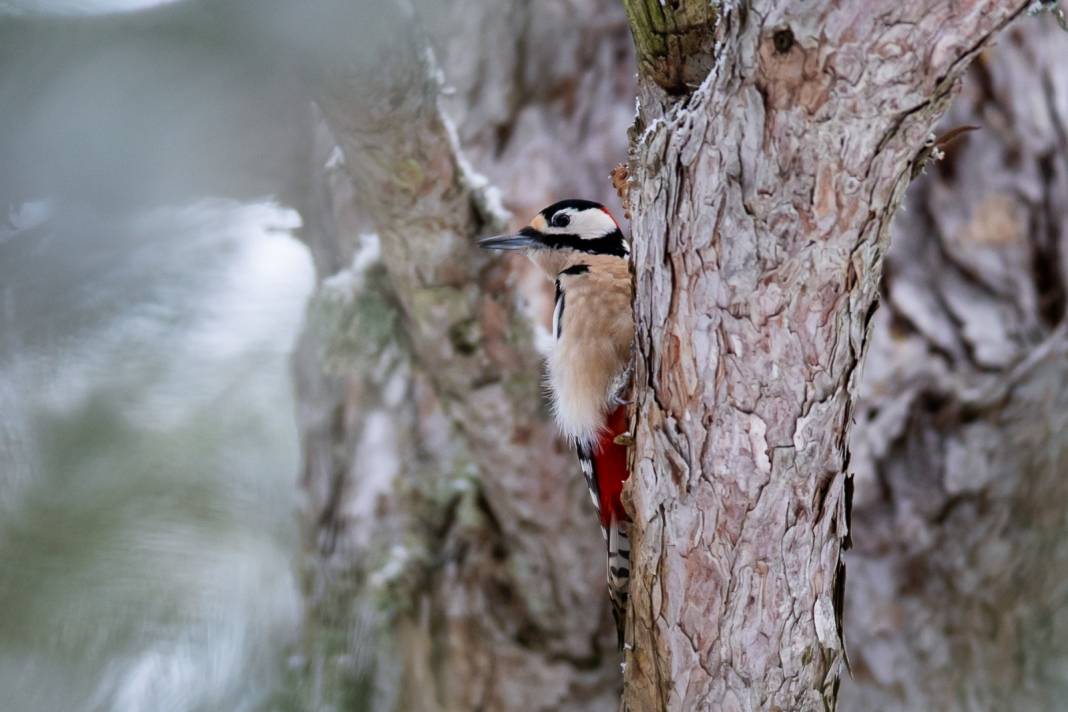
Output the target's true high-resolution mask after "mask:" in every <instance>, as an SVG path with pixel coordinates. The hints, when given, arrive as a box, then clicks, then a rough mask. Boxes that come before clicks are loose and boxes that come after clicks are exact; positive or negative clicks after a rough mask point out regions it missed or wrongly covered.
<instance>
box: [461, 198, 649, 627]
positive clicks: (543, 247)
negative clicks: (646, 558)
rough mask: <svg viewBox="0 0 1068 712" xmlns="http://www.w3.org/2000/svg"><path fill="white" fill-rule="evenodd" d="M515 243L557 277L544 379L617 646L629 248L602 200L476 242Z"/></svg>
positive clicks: (624, 565)
mask: <svg viewBox="0 0 1068 712" xmlns="http://www.w3.org/2000/svg"><path fill="white" fill-rule="evenodd" d="M479 244H480V246H481V247H483V248H485V249H488V250H521V251H523V252H525V253H526V255H527V257H529V258H530V260H531V261H532V262H533V263H534V264H535V265H537V266H538V267H539V268H541V270H542V271H543V272H544V273H545V275H546V276H547V277H548V278H549V279H551V280H553V281H554V282H555V283H556V305H555V308H554V310H553V325H552V330H553V332H552V333H553V347H552V350H551V352H550V354H549V358H548V384H549V391H550V394H551V398H552V410H553V415H554V418H555V420H556V425H557V427H558V428H559V430H560V432H561V433H562V434H563V435H564V437H565V438H567V440H568V441H569V442H570V443H571V444H573V445H574V446H575V448H576V451H577V453H578V459H579V466H580V468H581V469H582V474H583V476H584V477H585V479H586V486H587V487H588V488H589V490H590V498H591V499H592V500H593V506H594V507H595V508H596V509H597V513H598V515H599V517H600V520H601V531H602V533H603V534H604V538H605V543H606V544H607V546H608V595H609V598H610V600H611V602H612V613H613V616H614V618H615V622H616V630H617V633H618V640H619V645H620V647H621V648H622V646H623V633H624V630H623V628H624V620H625V614H626V606H627V596H628V583H629V579H630V536H629V534H630V521H629V519H628V517H627V514H626V512H625V511H624V509H623V504H622V502H621V500H620V495H621V493H622V491H623V483H624V481H625V480H626V479H627V475H628V472H627V447H626V439H627V436H626V431H627V413H626V401H627V398H628V391H629V388H630V372H631V368H630V365H631V350H632V345H633V342H634V317H633V313H632V311H631V309H632V307H631V293H632V286H631V277H630V265H629V257H630V250H629V247H628V245H627V241H626V240H625V239H624V237H623V232H622V231H621V230H620V228H619V223H617V222H616V221H615V219H614V218H613V217H612V215H611V213H609V212H608V210H607V209H606V208H605V207H604V206H603V205H601V204H599V203H595V202H592V201H589V200H562V201H560V202H558V203H553V204H552V205H550V206H549V207H547V208H545V209H544V210H542V211H541V212H540V213H538V214H537V215H535V216H534V219H533V220H531V221H530V224H529V225H527V226H526V227H524V228H523V229H522V230H520V231H519V232H518V233H516V234H512V235H498V236H495V237H487V238H484V239H482V240H480V241H479Z"/></svg>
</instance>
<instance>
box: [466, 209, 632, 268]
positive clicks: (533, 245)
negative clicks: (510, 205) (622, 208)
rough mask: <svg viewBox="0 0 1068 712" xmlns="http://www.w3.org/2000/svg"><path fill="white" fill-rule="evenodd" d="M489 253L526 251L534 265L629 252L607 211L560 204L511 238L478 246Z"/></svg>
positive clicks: (501, 237) (498, 237)
mask: <svg viewBox="0 0 1068 712" xmlns="http://www.w3.org/2000/svg"><path fill="white" fill-rule="evenodd" d="M478 244H479V246H481V247H482V248H484V249H487V250H524V251H526V253H527V255H528V256H529V257H530V258H531V259H532V260H534V261H535V262H538V263H541V262H543V261H546V260H550V259H552V257H553V256H554V255H555V256H556V257H557V258H558V259H568V258H569V257H570V256H576V255H583V254H586V255H589V254H593V255H609V256H613V257H621V258H625V257H626V256H627V255H628V253H629V252H630V249H629V247H628V246H627V241H626V240H625V239H624V238H623V232H622V231H621V230H620V229H619V223H617V222H616V221H615V218H613V217H612V215H611V213H609V212H608V209H607V208H605V207H604V206H603V205H601V204H600V203H595V202H593V201H592V200H561V201H560V202H558V203H553V204H552V205H550V206H549V207H547V208H545V209H543V210H542V211H541V212H539V213H538V214H537V215H535V216H534V219H533V220H531V221H530V224H529V225H527V226H526V227H524V228H523V229H522V230H520V231H519V232H517V233H515V234H511V235H496V236H494V237H486V238H483V239H481V240H479V242H478Z"/></svg>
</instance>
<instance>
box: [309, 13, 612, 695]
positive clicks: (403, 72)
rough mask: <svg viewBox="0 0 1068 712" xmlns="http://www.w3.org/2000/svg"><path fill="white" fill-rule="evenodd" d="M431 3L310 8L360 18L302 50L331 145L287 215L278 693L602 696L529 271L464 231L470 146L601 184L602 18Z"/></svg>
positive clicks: (590, 562) (540, 298)
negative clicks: (293, 346) (287, 544)
mask: <svg viewBox="0 0 1068 712" xmlns="http://www.w3.org/2000/svg"><path fill="white" fill-rule="evenodd" d="M447 5H448V7H446V8H443V7H441V5H440V4H439V3H431V2H427V3H425V4H423V5H421V6H420V7H419V8H418V10H419V18H418V20H419V21H415V20H414V19H413V18H412V17H408V16H406V15H404V14H403V13H402V12H401V11H399V10H398V9H397V5H394V4H393V3H382V4H377V5H376V6H375V7H374V9H373V12H371V13H370V15H368V9H367V8H360V7H357V8H351V7H346V8H343V9H341V10H339V9H338V8H333V9H332V10H331V12H329V13H325V17H324V18H322V19H323V21H324V22H327V23H330V24H331V25H335V26H337V25H340V26H342V27H345V28H347V29H348V30H351V29H352V28H363V31H362V32H361V33H359V36H358V37H357V38H355V39H354V38H353V37H351V36H345V37H340V38H337V45H338V46H337V47H336V48H332V47H330V46H327V47H326V48H325V49H324V48H322V47H319V48H316V49H315V51H314V54H313V56H311V57H309V58H308V66H309V67H310V68H311V77H312V79H313V84H312V86H313V87H314V93H315V98H316V101H317V103H318V105H319V106H320V107H321V109H322V115H323V117H324V119H325V124H326V127H325V128H324V133H325V134H329V138H328V139H327V140H326V141H325V143H324V146H332V145H333V142H334V141H336V143H337V144H338V145H339V146H340V148H341V153H340V155H335V157H334V160H333V161H332V162H331V164H330V165H332V166H335V167H336V168H337V169H338V170H337V171H335V172H334V173H333V174H332V175H331V176H329V183H330V185H329V186H328V188H329V190H328V191H326V192H327V194H328V195H330V196H332V199H331V200H326V201H318V202H319V203H320V205H322V204H327V205H328V206H329V207H330V208H331V209H330V210H329V211H328V213H329V214H328V215H327V216H326V217H324V219H322V220H319V221H317V222H316V228H315V229H317V230H318V232H319V233H320V237H318V238H315V239H309V243H310V244H313V245H318V246H319V248H318V251H319V252H320V253H321V254H322V255H323V259H320V260H317V264H319V265H321V266H322V267H323V268H324V269H325V270H328V271H326V272H324V273H322V275H321V276H322V277H323V278H324V279H323V281H322V285H321V287H320V289H319V292H318V294H317V296H316V299H315V300H314V301H313V304H312V306H311V308H310V310H309V319H308V324H309V326H308V330H307V332H306V334H305V336H304V338H303V339H302V348H301V350H300V352H299V353H298V357H297V364H296V370H297V373H298V374H299V383H300V394H301V402H302V408H301V413H302V415H301V423H302V430H303V433H304V437H303V439H304V443H305V454H306V463H305V474H304V486H305V489H306V491H307V492H308V494H309V503H308V511H307V515H306V516H307V521H308V537H307V540H308V545H309V549H310V552H309V553H310V557H309V563H308V566H307V574H306V577H305V578H306V581H307V596H308V601H309V604H310V605H309V617H308V625H307V627H306V628H307V640H306V641H305V645H304V648H305V651H306V660H305V666H306V668H307V670H308V671H309V672H310V673H311V684H310V685H309V686H308V687H309V688H310V689H308V690H306V691H304V693H302V696H303V698H304V701H305V702H306V703H310V704H312V705H314V706H322V705H325V704H333V705H341V706H346V707H353V706H354V707H355V708H357V709H373V710H380V709H414V710H421V711H422V710H428V711H430V710H471V709H487V710H489V709H492V710H510V709H524V710H614V709H615V708H616V705H617V700H618V691H619V685H620V675H619V666H618V658H617V657H616V655H615V652H614V636H613V634H612V632H611V624H610V621H609V619H608V615H607V601H606V598H605V595H604V581H603V576H604V574H603V550H602V547H603V545H602V543H601V541H600V535H599V534H598V533H597V527H596V519H595V517H594V516H593V514H592V513H591V511H590V509H589V503H588V497H587V496H586V495H585V494H584V491H583V487H584V485H583V484H582V478H581V476H579V473H578V470H577V465H576V463H575V461H574V455H573V453H571V452H569V451H568V450H567V449H566V448H565V447H564V446H563V444H562V443H559V442H558V441H557V439H556V437H555V434H554V432H553V428H552V425H551V423H550V422H549V419H548V418H547V413H546V408H545V404H544V402H543V400H542V394H541V388H540V379H539V375H540V369H541V353H540V352H539V348H538V344H539V343H540V341H539V336H538V332H539V331H541V332H542V333H544V332H545V328H546V327H545V324H544V322H546V321H547V319H548V317H549V315H550V313H551V308H552V307H551V305H552V295H551V285H549V284H548V283H544V284H543V280H540V279H539V280H537V281H535V280H534V279H532V275H531V273H530V272H529V270H528V269H527V267H526V265H525V263H523V262H508V263H501V262H500V261H497V260H492V261H491V260H489V259H488V258H487V257H486V256H485V255H484V254H481V253H480V252H479V251H478V250H476V249H475V247H474V241H475V238H477V237H479V236H481V235H484V234H488V233H490V232H492V231H494V230H498V229H500V228H502V227H503V226H502V225H501V224H500V222H501V221H502V220H503V219H505V217H506V216H502V214H501V212H500V210H499V209H498V208H496V207H495V206H494V202H495V191H494V190H493V189H492V188H491V187H490V186H489V184H488V183H487V182H486V179H485V178H482V177H480V176H478V175H477V174H475V173H474V172H473V170H472V169H471V167H470V164H471V163H474V164H475V165H478V166H479V169H480V170H484V171H485V172H486V174H487V175H489V176H491V177H492V178H493V179H494V180H495V181H498V182H499V183H500V185H502V186H507V194H508V195H509V196H510V197H514V200H512V201H510V205H511V206H512V207H514V208H515V209H516V211H517V212H518V213H519V214H520V215H521V216H522V217H524V218H525V217H528V213H533V212H534V211H535V210H537V209H538V208H540V207H541V206H542V205H544V204H547V203H549V202H552V200H554V199H556V197H558V196H559V195H560V194H561V193H562V192H564V191H566V192H567V193H568V194H575V195H582V196H585V197H593V198H602V199H604V200H606V202H607V201H608V200H609V199H610V198H612V197H614V196H611V190H612V188H611V185H610V183H609V181H608V179H607V176H608V172H609V170H610V168H611V167H612V165H613V164H615V163H617V162H618V161H620V160H622V159H623V158H624V157H625V152H626V145H625V141H626V126H627V124H628V123H629V121H630V119H631V107H632V97H633V86H632V85H631V84H630V82H629V81H628V75H627V70H626V69H625V68H626V67H627V66H628V65H629V64H630V60H629V59H628V58H627V53H628V49H629V38H628V37H627V30H626V23H625V21H624V19H623V14H622V12H621V10H620V9H619V8H615V7H613V5H612V3H610V2H608V0H590V1H588V2H580V3H574V2H563V1H562V0H561V1H560V2H549V3H545V4H544V5H543V6H539V8H538V12H537V13H536V14H535V13H533V12H532V11H530V10H528V9H527V5H526V3H523V2H518V1H516V2H513V3H508V4H505V5H503V6H501V5H493V6H492V7H491V6H488V5H487V4H486V3H477V2H467V1H466V0H458V1H457V2H453V3H448V4H447ZM338 12H340V13H341V14H340V15H338ZM303 20H304V21H309V19H308V18H303ZM312 20H314V18H312ZM422 23H425V25H426V26H427V27H429V35H423V34H422V33H421V31H420V30H419V29H418V28H419V26H420V25H421V24H422ZM368 28H370V29H369V31H368ZM323 34H324V35H325V36H326V37H327V38H329V37H330V36H331V33H330V31H329V30H324V33H323ZM343 34H344V33H343ZM428 42H429V43H430V45H431V46H433V48H434V50H435V52H434V53H429V52H428V47H427V44H428ZM435 55H436V56H437V57H438V58H440V66H441V67H442V68H443V69H444V81H445V82H446V85H445V86H446V87H447V88H448V90H449V91H448V92H446V93H443V92H442V89H443V86H442V84H441V80H440V79H439V77H438V71H439V70H438V66H439V65H438V63H437V60H436V59H435ZM621 68H623V69H622V70H621ZM446 111H452V112H453V113H454V115H455V116H456V117H457V120H458V121H457V123H455V128H454V124H453V122H452V121H451V120H450V118H449V116H448V114H447V113H446ZM328 152H329V151H328V150H320V155H319V157H318V159H317V160H318V162H319V164H320V165H321V164H322V162H323V161H324V160H325V158H326V154H327V153H328ZM342 156H343V159H342ZM340 170H343V171H345V174H344V175H340V174H339V173H338V171H340ZM353 206H354V209H353ZM334 223H336V229H333V228H332V227H331V225H333V224H334ZM319 228H321V229H319ZM372 233H373V234H372ZM323 235H325V237H323ZM309 237H310V236H309ZM335 256H336V259H337V260H338V261H339V263H340V265H342V266H344V268H343V269H341V270H340V271H339V272H337V273H336V274H332V273H333V270H335V269H337V264H336V263H335V262H333V261H332V260H334V259H335ZM541 341H544V338H541Z"/></svg>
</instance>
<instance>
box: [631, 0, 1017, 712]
mask: <svg viewBox="0 0 1068 712" xmlns="http://www.w3.org/2000/svg"><path fill="white" fill-rule="evenodd" d="M1023 5H1024V3H1022V2H1015V3H994V2H980V1H973V2H965V3H957V4H948V3H945V4H943V3H899V4H895V5H894V6H892V7H888V8H886V9H885V10H884V11H882V12H880V13H879V14H875V13H873V12H871V7H870V5H869V4H867V3H859V2H853V3H849V2H810V3H804V4H797V3H795V4H790V5H787V6H785V7H784V6H781V5H779V4H776V3H769V2H754V3H749V4H746V5H743V6H741V7H738V8H722V9H721V12H720V17H719V21H718V25H717V57H716V64H715V67H714V69H713V71H712V73H711V74H710V76H709V77H708V79H707V80H706V81H705V82H704V83H703V84H702V85H701V87H700V88H699V89H698V90H696V91H695V92H693V93H692V94H691V95H689V96H687V97H685V98H684V99H677V98H672V97H670V96H668V95H666V94H665V93H664V92H663V91H662V90H661V89H660V88H659V87H657V86H656V85H655V83H654V82H652V81H646V82H644V84H643V86H642V88H641V91H640V97H641V108H640V113H639V123H638V126H637V127H636V142H635V146H634V152H633V156H632V169H631V174H632V176H633V178H634V180H635V189H634V192H633V194H632V196H631V206H632V212H633V220H634V221H633V226H632V227H633V233H634V261H635V271H636V288H637V292H636V297H635V300H636V304H635V309H636V321H637V346H638V355H639V356H638V362H637V370H636V382H637V384H638V387H637V389H636V424H637V429H636V433H635V435H636V443H635V450H634V476H633V477H632V478H631V480H630V481H631V483H633V484H632V485H631V488H630V495H631V502H632V508H633V513H634V517H635V522H636V529H637V532H638V535H637V538H638V544H637V549H636V553H635V554H634V555H632V556H633V557H634V561H633V564H634V572H633V579H632V592H631V594H632V595H631V601H632V608H631V617H632V621H631V622H632V625H631V631H632V637H631V643H632V645H633V650H631V652H630V653H629V654H628V656H627V660H628V667H627V673H626V688H625V698H626V702H627V703H628V705H629V707H630V708H631V709H634V710H657V709H670V710H692V709H710V710H711V709H715V710H741V709H787V710H809V709H823V708H833V707H834V705H835V701H836V697H837V689H838V676H839V672H840V668H841V662H842V660H843V657H842V644H841V639H840V628H839V625H840V624H839V621H840V616H841V609H842V602H841V598H842V586H843V584H844V571H843V569H842V564H841V562H840V552H841V549H842V546H843V543H844V541H845V538H846V537H847V535H848V490H849V489H850V488H851V483H850V482H848V481H847V478H846V475H845V473H846V472H847V468H848V455H847V435H848V430H849V424H850V421H851V417H852V408H851V406H852V404H853V400H854V397H855V394H856V381H857V379H856V378H855V374H856V367H857V364H858V361H859V359H860V357H861V354H862V353H863V352H864V347H865V341H866V336H867V333H868V327H869V323H870V319H871V316H872V314H873V313H874V306H875V300H876V296H877V293H878V284H879V277H880V271H881V270H880V268H881V255H882V253H883V252H884V250H885V248H886V245H887V242H888V237H889V225H890V221H891V218H892V216H893V214H894V210H895V208H896V207H897V205H898V203H899V201H900V198H901V195H902V193H903V191H904V188H905V186H906V185H907V183H908V181H909V178H910V175H911V163H912V160H913V158H914V157H915V156H916V154H917V152H918V151H919V150H920V148H921V147H922V146H923V143H924V140H925V138H926V137H927V136H928V133H929V131H930V129H931V126H932V124H933V123H934V121H935V120H936V119H937V118H938V117H939V115H940V114H941V113H942V111H943V110H944V108H945V106H946V104H947V103H948V99H949V96H950V93H951V92H952V90H953V88H954V85H955V81H956V78H957V77H958V76H959V74H960V72H961V71H962V70H963V69H964V67H965V66H966V65H967V63H968V61H970V60H971V59H973V58H974V56H975V54H976V53H977V52H978V51H979V49H980V48H981V47H982V46H983V45H984V44H985V43H986V42H988V41H989V39H990V37H991V36H992V34H993V33H995V32H996V31H998V30H999V29H1000V28H1001V27H1002V26H1003V25H1004V24H1005V23H1007V22H1008V21H1009V20H1010V19H1011V18H1012V17H1013V16H1015V15H1016V14H1019V12H1020V11H1021V10H1022V8H1023Z"/></svg>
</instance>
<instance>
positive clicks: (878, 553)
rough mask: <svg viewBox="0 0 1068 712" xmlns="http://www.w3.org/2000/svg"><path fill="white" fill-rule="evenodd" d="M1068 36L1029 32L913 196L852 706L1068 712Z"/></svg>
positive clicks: (866, 541) (859, 588)
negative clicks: (967, 131) (969, 129)
mask: <svg viewBox="0 0 1068 712" xmlns="http://www.w3.org/2000/svg"><path fill="white" fill-rule="evenodd" d="M1066 66H1068V38H1066V36H1065V34H1064V33H1063V31H1061V30H1060V28H1058V27H1057V25H1056V22H1055V21H1054V19H1053V18H1052V17H1049V16H1042V17H1035V18H1027V19H1026V20H1021V21H1020V22H1018V23H1016V24H1015V25H1014V26H1013V27H1012V28H1011V29H1010V30H1009V31H1007V32H1006V33H1005V34H1004V35H1003V36H1002V37H1001V38H1000V39H999V42H998V45H997V46H996V47H995V48H993V49H992V50H990V51H989V52H988V53H987V54H986V55H984V56H983V57H982V58H980V60H979V61H976V62H975V63H974V64H973V66H972V68H971V69H970V70H969V73H968V76H967V77H966V80H965V82H964V89H963V91H962V93H961V95H960V96H959V97H958V98H957V99H956V100H955V101H954V105H953V108H952V110H951V111H950V112H949V114H948V115H947V117H946V121H945V126H947V127H949V126H955V125H960V124H975V125H979V126H981V127H982V128H981V131H980V132H977V133H975V134H973V135H971V136H970V137H969V138H968V139H966V140H962V141H961V142H959V143H958V144H954V145H953V146H952V147H950V148H949V149H948V150H947V156H946V159H945V160H944V161H942V162H941V163H938V164H935V165H933V166H932V167H931V168H930V169H929V170H928V175H927V176H925V177H924V178H922V179H921V180H918V181H917V182H916V183H915V184H913V187H912V188H910V190H909V194H908V197H907V199H906V202H905V209H904V210H903V211H902V212H901V213H900V215H899V216H898V217H897V218H896V220H895V224H894V230H893V233H894V234H893V244H892V247H891V249H890V251H889V254H888V255H887V258H886V269H885V275H884V283H883V293H884V297H883V305H882V306H881V307H880V309H879V311H878V312H877V313H876V315H875V319H874V322H873V329H872V338H871V346H870V349H869V353H868V355H867V356H866V360H865V364H864V367H863V377H862V379H861V393H860V395H861V399H860V403H859V405H858V408H857V410H856V424H855V426H854V429H853V434H852V452H853V461H852V469H853V470H854V472H855V473H856V498H855V501H854V508H853V522H854V540H855V544H856V545H855V548H854V550H853V551H851V552H850V553H849V555H848V556H847V557H846V559H847V563H848V565H849V585H848V587H847V597H846V613H847V615H846V637H847V640H848V642H849V646H850V653H851V658H852V662H853V669H854V673H855V675H854V677H853V679H845V680H843V683H842V704H841V708H842V709H844V710H847V711H854V710H855V711H857V712H861V711H863V710H887V711H894V710H901V711H902V712H904V711H906V710H946V711H947V712H949V711H954V710H961V711H963V710H980V709H982V710H999V709H1000V710H1008V709H1011V710H1053V709H1061V708H1063V707H1064V700H1065V696H1066V694H1068V676H1066V674H1065V670H1066V669H1068V643H1066V641H1068V611H1066V609H1065V605H1064V602H1065V600H1066V596H1068V544H1066V543H1065V542H1066V537H1065V534H1066V529H1068V526H1066V521H1068V519H1066V517H1068V480H1066V478H1065V472H1068V388H1066V386H1065V384H1066V383H1068V359H1066V356H1068V341H1066V338H1065V326H1064V323H1065V322H1064V316H1065V286H1066V283H1068V273H1066V271H1065V270H1066V264H1065V260H1064V257H1065V255H1066V254H1068V243H1066V239H1068V204H1066V202H1065V198H1066V197H1068V143H1066V136H1068V73H1065V71H1064V68H1065V67H1066Z"/></svg>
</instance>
